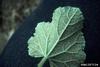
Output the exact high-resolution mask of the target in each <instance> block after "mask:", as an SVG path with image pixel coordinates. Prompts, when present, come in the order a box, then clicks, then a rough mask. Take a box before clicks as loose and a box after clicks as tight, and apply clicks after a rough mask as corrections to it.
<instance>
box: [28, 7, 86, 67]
mask: <svg viewBox="0 0 100 67" xmlns="http://www.w3.org/2000/svg"><path fill="white" fill-rule="evenodd" d="M83 19H84V18H83V15H82V13H81V11H80V10H79V8H76V7H70V6H68V7H59V8H57V9H56V10H55V11H54V13H53V17H52V21H51V22H40V23H39V24H38V25H37V27H36V28H35V33H34V35H33V36H31V38H30V39H29V40H28V48H29V50H28V52H29V55H30V56H32V57H37V58H38V57H43V58H45V57H46V58H47V59H49V61H50V66H51V67H79V64H80V63H83V61H84V60H85V53H84V51H83V50H84V46H85V40H84V36H83V33H82V32H81V29H82V26H83Z"/></svg>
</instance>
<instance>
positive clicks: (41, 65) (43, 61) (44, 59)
mask: <svg viewBox="0 0 100 67" xmlns="http://www.w3.org/2000/svg"><path fill="white" fill-rule="evenodd" d="M46 60H47V58H46V57H44V58H43V59H42V60H41V61H40V63H39V64H38V67H43V65H44V63H45V61H46Z"/></svg>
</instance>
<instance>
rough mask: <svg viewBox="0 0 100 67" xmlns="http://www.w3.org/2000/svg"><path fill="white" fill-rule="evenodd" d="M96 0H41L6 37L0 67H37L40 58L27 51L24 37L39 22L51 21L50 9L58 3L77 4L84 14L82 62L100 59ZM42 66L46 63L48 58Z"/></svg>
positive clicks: (99, 27)
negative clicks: (10, 34)
mask: <svg viewBox="0 0 100 67" xmlns="http://www.w3.org/2000/svg"><path fill="white" fill-rule="evenodd" d="M99 4H100V2H99V0H43V2H42V3H41V4H40V6H39V7H38V8H37V9H36V11H35V12H33V14H32V15H31V16H29V17H27V19H26V20H25V21H24V23H23V24H22V25H21V26H20V28H19V29H18V30H17V31H16V32H15V34H14V35H13V37H12V38H11V39H10V40H9V42H8V44H7V46H6V47H5V50H4V51H3V54H2V55H1V56H0V65H1V66H0V67H36V65H37V63H38V62H39V61H40V59H41V58H40V59H35V58H32V57H30V56H29V55H28V53H27V50H28V49H27V40H28V39H29V38H30V36H31V35H32V33H33V32H34V29H35V27H36V25H37V23H38V22H40V21H51V18H52V13H53V10H54V9H56V8H57V7H59V6H75V7H79V8H80V9H81V11H82V12H83V15H84V17H85V20H84V21H85V23H84V29H83V32H84V35H85V39H86V47H85V52H86V54H87V57H86V61H85V63H98V64H99V62H100V55H99V51H100V42H99V41H100V37H99V36H100V35H99V31H100V25H99V22H100V20H99V19H100V18H99V17H100V15H99V12H100V9H99ZM44 67H49V65H48V62H47V63H45V65H44Z"/></svg>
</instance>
